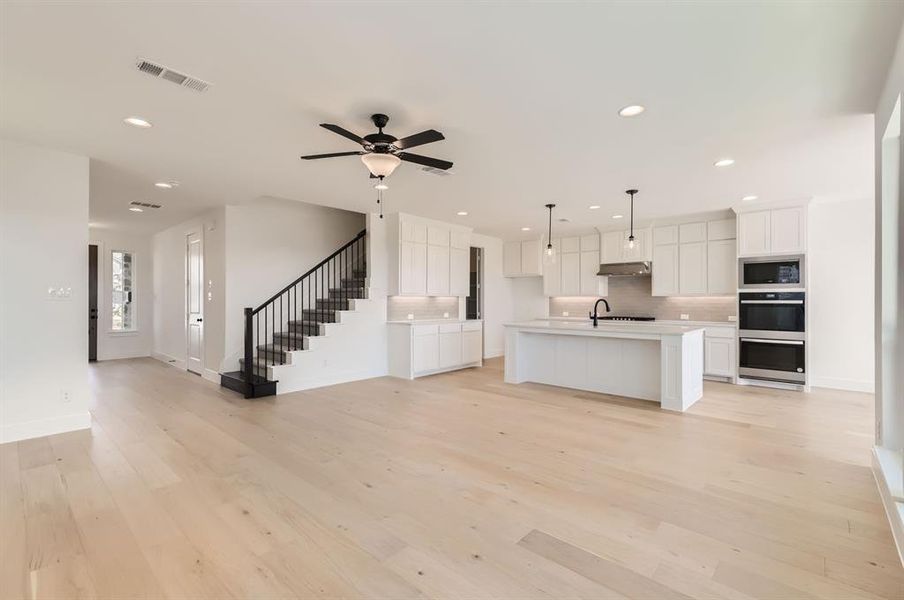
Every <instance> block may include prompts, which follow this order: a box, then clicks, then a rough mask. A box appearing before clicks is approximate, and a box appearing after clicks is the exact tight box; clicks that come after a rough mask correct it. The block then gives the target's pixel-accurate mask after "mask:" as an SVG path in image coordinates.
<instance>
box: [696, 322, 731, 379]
mask: <svg viewBox="0 0 904 600" xmlns="http://www.w3.org/2000/svg"><path fill="white" fill-rule="evenodd" d="M736 356H737V330H736V329H735V328H734V327H706V329H705V330H704V335H703V375H704V376H705V377H710V378H713V377H715V378H723V379H730V380H733V379H734V377H735V367H736V365H737V358H736Z"/></svg>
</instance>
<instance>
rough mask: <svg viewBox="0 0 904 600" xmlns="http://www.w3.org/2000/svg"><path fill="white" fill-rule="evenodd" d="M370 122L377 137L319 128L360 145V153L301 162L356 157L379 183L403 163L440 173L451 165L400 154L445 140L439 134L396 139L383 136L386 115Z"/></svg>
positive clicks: (326, 126) (430, 132) (431, 131)
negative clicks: (417, 165) (374, 127)
mask: <svg viewBox="0 0 904 600" xmlns="http://www.w3.org/2000/svg"><path fill="white" fill-rule="evenodd" d="M370 120H371V121H373V124H374V125H376V127H377V129H378V130H379V131H378V132H377V133H370V134H368V135H365V136H364V137H361V136H359V135H355V134H354V133H352V132H351V131H348V130H347V129H343V128H342V127H339V126H338V125H333V124H332V123H321V124H320V126H321V127H323V128H324V129H329V130H330V131H332V132H333V133H338V134H339V135H341V136H342V137H345V138H348V139H350V140H352V141H353V142H357V143H358V144H361V146H362V147H363V148H364V150H356V151H353V152H333V153H330V154H312V155H309V156H302V157H301V158H303V159H304V160H315V159H318V158H333V157H336V156H360V157H361V161H362V162H363V163H364V165H365V166H366V167H367V169H368V170H369V171H370V173H371V177H377V178H379V179H383V178H384V177H389V176H390V175H392V172H393V171H395V169H396V167H398V166H399V164H401V162H402V161H403V160H404V161H407V162H412V163H416V164H419V165H424V166H426V167H433V168H435V169H442V170H444V171H445V170H447V169H451V168H452V163H451V162H449V161H448V160H442V159H439V158H430V157H429V156H421V155H420V154H412V153H410V152H403V150H407V149H409V148H414V147H415V146H422V145H424V144H430V143H432V142H438V141H440V140H444V139H446V137H445V136H444V135H443V134H441V133H440V132H438V131H436V130H435V129H428V130H427V131H422V132H420V133H415V134H414V135H409V136H408V137H404V138H402V139H399V138H396V137H395V136H392V135H389V134H388V133H383V128H384V127H386V124H387V123H388V122H389V117H387V116H386V115H383V114H380V113H377V114H375V115H371V116H370Z"/></svg>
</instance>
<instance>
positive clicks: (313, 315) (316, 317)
mask: <svg viewBox="0 0 904 600" xmlns="http://www.w3.org/2000/svg"><path fill="white" fill-rule="evenodd" d="M302 316H303V318H304V321H305V322H308V323H335V322H336V311H333V310H309V309H305V310H304V313H303V315H302ZM290 325H291V323H290Z"/></svg>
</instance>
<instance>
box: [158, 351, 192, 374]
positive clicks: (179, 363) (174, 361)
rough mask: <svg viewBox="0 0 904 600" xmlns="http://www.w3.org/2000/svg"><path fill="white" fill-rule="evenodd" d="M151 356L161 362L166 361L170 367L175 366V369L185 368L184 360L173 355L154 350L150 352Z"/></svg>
mask: <svg viewBox="0 0 904 600" xmlns="http://www.w3.org/2000/svg"><path fill="white" fill-rule="evenodd" d="M151 357H153V358H156V359H157V360H159V361H160V362H162V363H166V364H168V365H170V366H171V367H176V368H177V369H182V370H183V371H184V370H185V361H184V360H181V359H179V358H176V357H175V356H170V355H169V354H164V353H163V352H154V353H153V354H151Z"/></svg>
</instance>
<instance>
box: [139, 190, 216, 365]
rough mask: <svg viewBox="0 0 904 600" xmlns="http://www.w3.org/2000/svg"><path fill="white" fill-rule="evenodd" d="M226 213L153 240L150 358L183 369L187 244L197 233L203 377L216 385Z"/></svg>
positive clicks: (204, 217)
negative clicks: (201, 271) (202, 285)
mask: <svg viewBox="0 0 904 600" xmlns="http://www.w3.org/2000/svg"><path fill="white" fill-rule="evenodd" d="M225 216H226V211H225V207H224V208H217V209H213V210H209V211H207V212H205V213H203V214H202V215H200V216H198V217H196V218H194V219H191V220H189V221H185V222H184V223H180V224H178V225H175V226H173V227H170V228H169V229H166V230H164V231H161V232H159V233H156V234H154V236H153V238H152V241H151V246H152V248H151V252H152V255H153V289H154V297H153V304H154V310H153V317H152V318H153V329H154V350H153V356H155V357H156V358H159V359H160V360H163V361H165V362H169V363H171V364H173V365H175V366H177V367H179V368H182V369H184V368H185V361H186V339H185V244H186V236H187V235H188V234H189V233H190V232H192V231H201V232H202V239H203V244H204V282H205V296H204V369H205V372H204V376H205V377H206V378H208V379H211V380H217V381H218V378H217V375H216V374H217V372H218V371H219V368H220V363H221V362H222V361H223V355H224V346H223V340H224V336H225V324H224V314H225V305H226V300H225V297H226V276H225V242H224V240H225V237H224V235H225V229H226V228H225V220H226V219H225Z"/></svg>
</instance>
